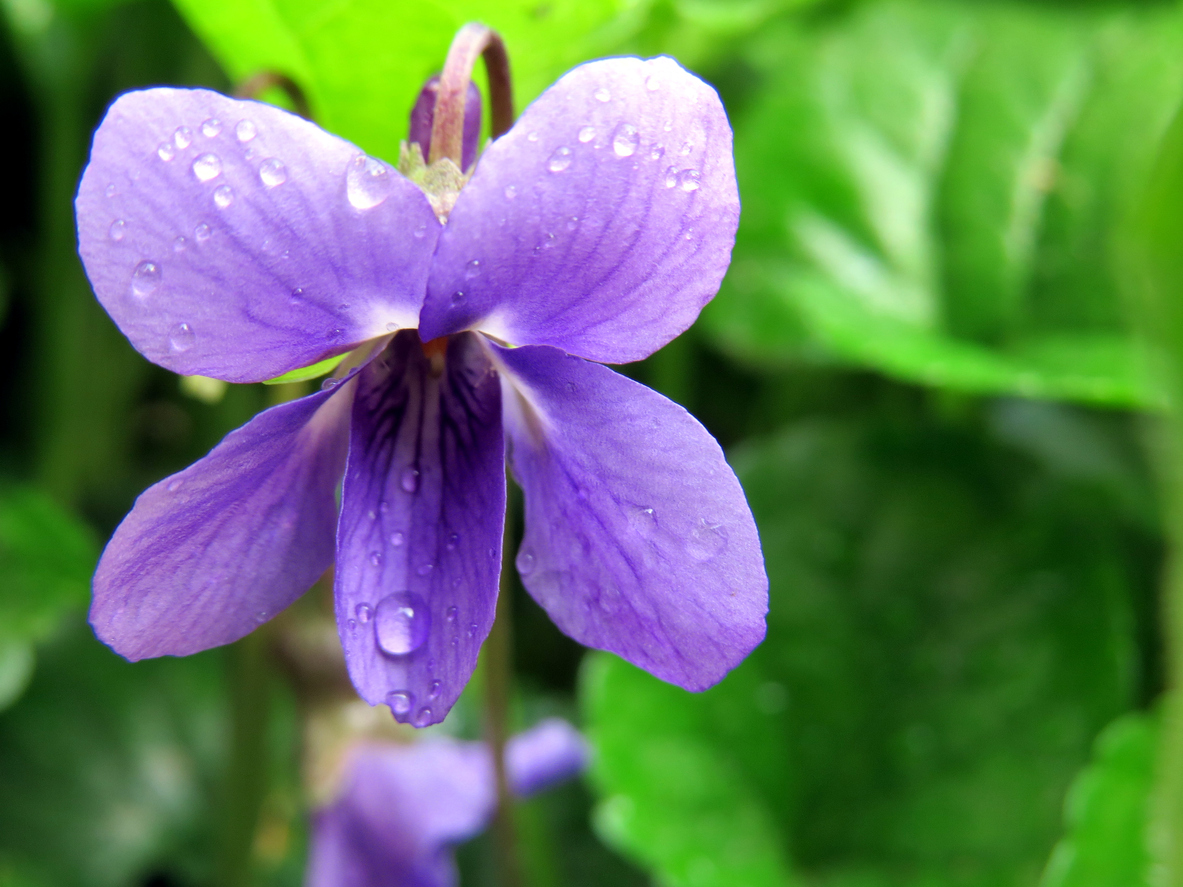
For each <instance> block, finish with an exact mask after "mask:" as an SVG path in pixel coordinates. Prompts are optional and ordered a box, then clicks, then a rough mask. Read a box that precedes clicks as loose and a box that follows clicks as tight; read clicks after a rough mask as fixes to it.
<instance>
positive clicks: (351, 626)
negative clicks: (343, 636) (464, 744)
mask: <svg viewBox="0 0 1183 887" xmlns="http://www.w3.org/2000/svg"><path fill="white" fill-rule="evenodd" d="M345 624H346V625H348V626H349V630H350V631H357V620H356V619H350V620H349V621H348V622H346V623H345Z"/></svg>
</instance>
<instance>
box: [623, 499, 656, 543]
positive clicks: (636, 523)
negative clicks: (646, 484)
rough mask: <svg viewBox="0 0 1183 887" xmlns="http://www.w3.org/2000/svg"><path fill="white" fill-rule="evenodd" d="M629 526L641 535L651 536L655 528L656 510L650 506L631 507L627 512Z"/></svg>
mask: <svg viewBox="0 0 1183 887" xmlns="http://www.w3.org/2000/svg"><path fill="white" fill-rule="evenodd" d="M628 522H629V526H630V527H632V529H633V530H635V531H636V532H637V533H639V534H640V535H642V536H646V537H647V536H652V535H653V532H654V530H656V529H657V512H655V511H654V510H653V509H652V508H651V507H650V506H648V505H643V506H641V507H639V508H631V509H629V512H628Z"/></svg>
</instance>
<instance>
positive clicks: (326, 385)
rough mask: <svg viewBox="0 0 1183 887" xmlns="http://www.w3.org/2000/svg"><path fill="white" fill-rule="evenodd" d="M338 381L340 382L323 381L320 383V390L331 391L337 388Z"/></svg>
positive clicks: (336, 380)
mask: <svg viewBox="0 0 1183 887" xmlns="http://www.w3.org/2000/svg"><path fill="white" fill-rule="evenodd" d="M339 381H341V380H340V379H325V380H324V381H323V382H321V383H320V390H321V391H332V390H333V389H334V388H336V387H337V383H338V382H339Z"/></svg>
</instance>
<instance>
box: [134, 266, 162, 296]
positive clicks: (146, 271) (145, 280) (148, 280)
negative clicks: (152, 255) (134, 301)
mask: <svg viewBox="0 0 1183 887" xmlns="http://www.w3.org/2000/svg"><path fill="white" fill-rule="evenodd" d="M160 278H161V272H160V266H159V265H157V264H156V263H155V262H149V261H148V260H147V259H145V260H144V261H142V262H140V264H138V265H136V268H135V270H134V271H132V273H131V291H132V295H135V296H138V297H139V298H141V299H144V298H147V297H148V296H150V295H152V294H153V293H154V292H156V290H158V289H159V288H160Z"/></svg>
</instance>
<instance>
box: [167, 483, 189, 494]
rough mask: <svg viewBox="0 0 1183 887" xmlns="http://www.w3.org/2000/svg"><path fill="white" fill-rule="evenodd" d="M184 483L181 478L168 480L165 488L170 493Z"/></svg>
mask: <svg viewBox="0 0 1183 887" xmlns="http://www.w3.org/2000/svg"><path fill="white" fill-rule="evenodd" d="M184 483H185V482H184V481H183V480H170V481H169V482H168V488H167V489H168V491H169V492H170V493H175V492H176V491H177V490H179V489H180V488H181V487H182V486H183V485H184Z"/></svg>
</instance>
